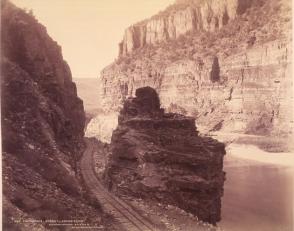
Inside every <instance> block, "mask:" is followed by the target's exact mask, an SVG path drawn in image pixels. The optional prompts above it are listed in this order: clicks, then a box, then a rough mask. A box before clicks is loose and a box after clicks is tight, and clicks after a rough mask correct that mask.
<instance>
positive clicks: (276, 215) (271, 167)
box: [219, 149, 294, 231]
mask: <svg viewBox="0 0 294 231" xmlns="http://www.w3.org/2000/svg"><path fill="white" fill-rule="evenodd" d="M247 151H250V149H249V150H247ZM230 152H231V153H232V152H234V150H230ZM230 152H229V153H228V154H227V156H226V157H225V163H224V168H225V171H226V182H225V188H224V197H223V199H222V221H221V222H220V223H219V226H220V227H221V228H222V229H223V230H225V231H292V230H294V228H293V193H294V190H293V173H294V171H293V165H292V166H291V165H288V166H287V164H286V165H280V164H274V163H264V162H259V161H254V160H247V159H244V158H240V157H236V156H235V155H232V154H231V153H230ZM250 154H254V153H250ZM269 155H272V154H269ZM273 155H275V154H273ZM293 155H294V154H293ZM275 157H276V156H275ZM285 161H286V162H287V159H286V160H285ZM289 161H292V159H291V160H289Z"/></svg>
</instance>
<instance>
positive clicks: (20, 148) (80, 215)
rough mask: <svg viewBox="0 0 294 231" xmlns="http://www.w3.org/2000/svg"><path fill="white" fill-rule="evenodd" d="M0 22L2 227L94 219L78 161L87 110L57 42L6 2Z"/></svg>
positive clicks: (96, 218) (38, 227)
mask: <svg viewBox="0 0 294 231" xmlns="http://www.w3.org/2000/svg"><path fill="white" fill-rule="evenodd" d="M1 23H2V24H1V34H2V38H1V48H2V51H1V94H2V98H1V101H2V102H1V110H2V115H1V118H2V121H1V126H2V151H3V155H2V159H3V164H2V166H3V194H4V195H3V207H4V208H3V216H4V217H3V221H4V225H3V228H4V229H5V230H45V229H47V228H48V229H54V230H59V229H60V227H49V226H48V225H49V224H48V223H46V222H44V220H45V219H52V220H56V219H58V220H61V219H79V220H84V219H85V220H86V221H91V222H96V223H97V224H99V223H101V216H100V217H99V216H97V213H98V214H100V215H101V214H102V212H101V211H99V210H97V209H96V208H94V207H93V206H92V205H90V203H89V202H87V201H85V200H84V199H83V198H82V192H83V191H82V188H81V186H80V183H79V179H78V172H77V166H76V163H77V160H78V159H79V157H80V155H81V152H82V150H83V135H84V132H83V131H84V121H85V115H84V109H83V102H82V101H81V100H80V99H79V98H78V97H77V93H76V86H75V84H74V83H73V82H72V79H71V72H70V69H69V66H68V65H67V63H66V62H65V61H64V60H63V57H62V54H61V47H60V46H59V45H58V44H57V43H56V42H55V41H53V40H52V39H51V38H50V37H49V36H48V34H47V32H46V28H45V27H44V26H42V25H41V24H39V23H38V22H37V20H36V19H35V18H34V17H33V16H32V15H30V14H28V13H26V12H25V11H24V10H21V9H19V8H17V7H15V6H14V5H13V4H11V3H10V2H9V1H1ZM33 219H37V220H43V222H30V221H29V220H31V221H32V220H33ZM63 230H64V229H63Z"/></svg>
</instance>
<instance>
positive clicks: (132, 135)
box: [105, 87, 225, 224]
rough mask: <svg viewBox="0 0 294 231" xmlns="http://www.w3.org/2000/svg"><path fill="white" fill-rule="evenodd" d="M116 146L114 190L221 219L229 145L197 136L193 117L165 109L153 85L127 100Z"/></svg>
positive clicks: (109, 171)
mask: <svg viewBox="0 0 294 231" xmlns="http://www.w3.org/2000/svg"><path fill="white" fill-rule="evenodd" d="M111 148H112V152H111V155H110V156H109V162H108V165H107V166H106V173H105V181H106V183H107V184H108V187H109V188H110V189H111V190H112V191H114V192H115V193H117V194H119V195H132V196H135V197H139V198H144V199H146V200H148V199H151V200H155V201H158V202H161V203H165V204H172V205H176V206H178V207H180V208H182V209H184V210H187V211H189V212H192V213H194V214H195V215H197V216H198V218H199V219H201V220H203V221H206V222H210V223H212V224H215V223H216V222H217V221H219V220H220V209H221V196H222V192H223V184H224V172H223V171H222V168H223V156H224V154H225V148H224V144H222V143H219V142H217V141H216V140H213V139H211V138H205V137H200V136H198V133H197V131H196V127H195V119H194V118H192V117H186V116H183V115H180V114H174V113H164V111H163V109H161V108H160V102H159V97H158V95H157V93H156V91H155V90H154V89H152V88H150V87H145V88H139V89H137V90H136V97H135V98H129V99H127V100H126V101H125V103H124V107H123V109H122V110H121V112H120V115H119V121H118V127H117V129H116V130H115V131H114V132H113V135H112V141H111Z"/></svg>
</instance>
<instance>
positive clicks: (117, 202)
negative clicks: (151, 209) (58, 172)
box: [81, 140, 157, 231]
mask: <svg viewBox="0 0 294 231" xmlns="http://www.w3.org/2000/svg"><path fill="white" fill-rule="evenodd" d="M86 144H87V148H86V150H85V152H84V155H83V157H82V160H81V172H82V175H83V178H84V181H85V183H86V185H87V186H88V188H89V189H90V190H91V191H92V193H93V194H94V195H95V196H96V198H97V199H98V200H99V201H100V203H101V205H102V207H103V208H104V210H105V211H106V212H108V213H110V214H112V215H113V216H114V218H115V219H116V220H117V221H118V222H119V223H120V224H121V225H122V226H123V227H124V228H125V229H126V230H128V231H156V230H157V229H155V228H154V227H153V225H152V224H151V223H150V222H149V221H147V220H146V219H145V218H144V217H142V216H141V215H140V214H138V213H137V212H136V211H135V210H134V209H133V208H131V207H130V206H129V205H128V204H126V203H125V202H124V201H123V200H121V199H119V198H117V197H116V196H114V195H113V194H111V193H110V192H108V191H107V190H106V189H105V188H104V186H103V185H102V183H101V182H100V181H99V179H98V178H97V177H96V175H95V172H94V167H93V152H94V148H93V144H92V143H91V140H86Z"/></svg>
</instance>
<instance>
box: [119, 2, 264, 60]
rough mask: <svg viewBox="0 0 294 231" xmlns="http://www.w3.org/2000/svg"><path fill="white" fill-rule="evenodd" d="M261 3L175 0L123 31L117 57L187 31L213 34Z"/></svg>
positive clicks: (174, 37)
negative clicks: (160, 10) (212, 32)
mask: <svg viewBox="0 0 294 231" xmlns="http://www.w3.org/2000/svg"><path fill="white" fill-rule="evenodd" d="M262 4H263V1H262V0H255V1H253V0H219V1H213V0H206V1H203V0H201V1H200V0H194V1H188V0H184V1H176V3H175V4H174V5H172V6H170V7H169V8H167V9H166V10H165V11H164V12H162V13H159V14H158V15H156V16H153V17H152V18H151V19H150V20H145V21H143V22H140V23H138V24H135V25H133V26H131V27H129V28H127V29H126V31H125V34H124V38H123V41H122V42H121V43H120V44H119V48H120V50H119V54H120V55H126V54H127V53H129V52H132V51H133V50H134V49H137V48H140V47H143V46H145V45H146V44H155V43H157V42H162V41H166V40H169V39H176V38H178V37H179V36H180V35H183V34H185V33H186V32H188V31H192V30H194V31H215V30H217V29H219V28H221V27H223V26H224V25H226V24H227V23H228V22H229V21H230V20H233V19H234V18H235V17H236V16H237V15H239V14H241V13H243V12H244V11H246V9H247V8H249V7H251V6H252V5H262Z"/></svg>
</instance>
